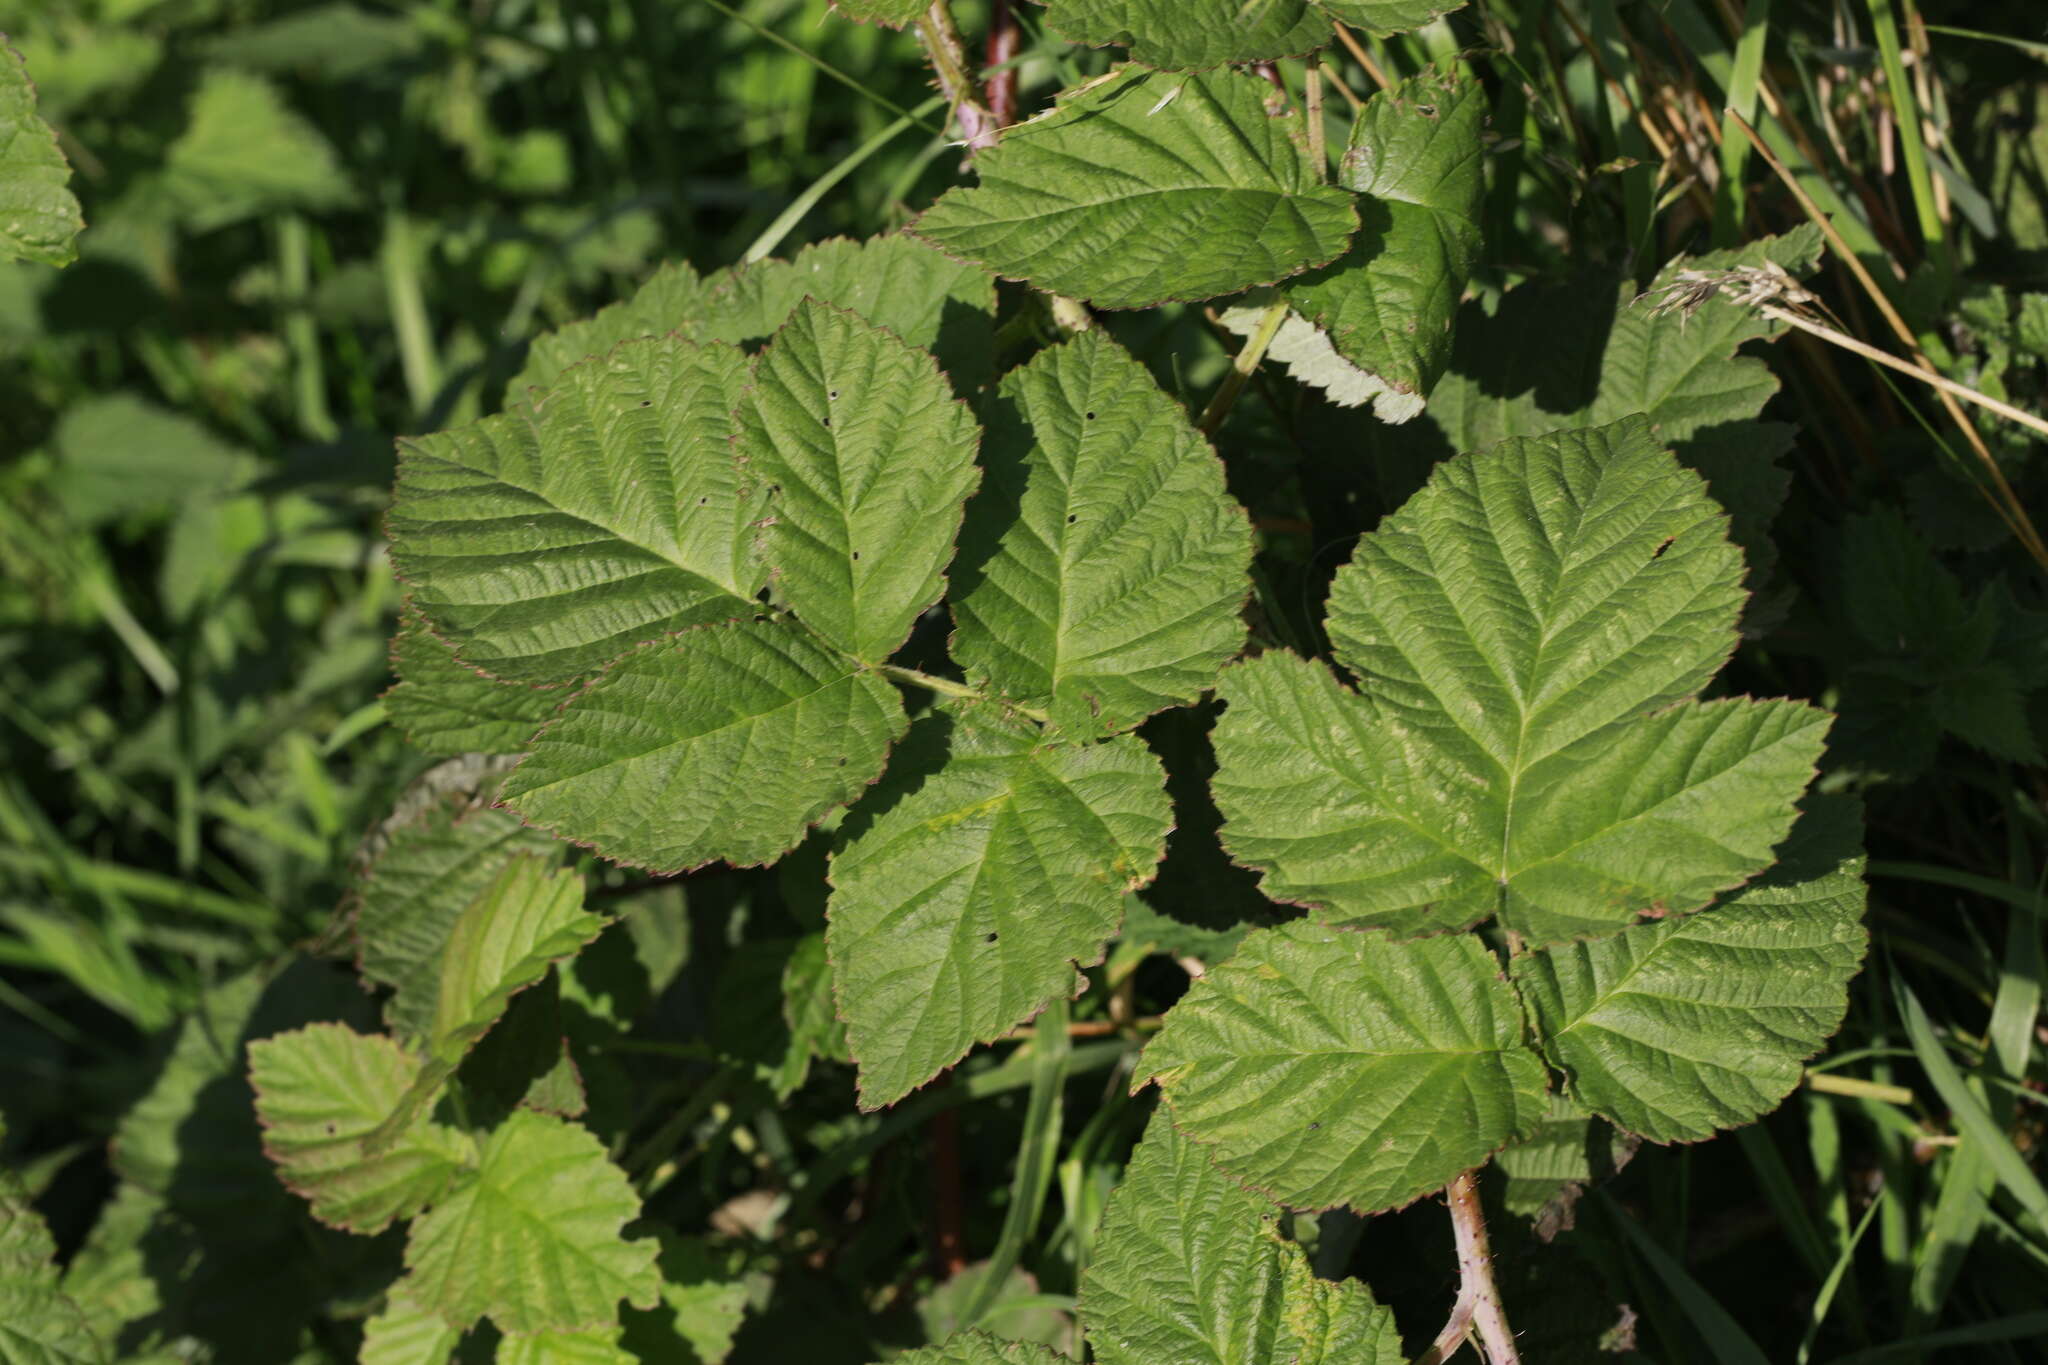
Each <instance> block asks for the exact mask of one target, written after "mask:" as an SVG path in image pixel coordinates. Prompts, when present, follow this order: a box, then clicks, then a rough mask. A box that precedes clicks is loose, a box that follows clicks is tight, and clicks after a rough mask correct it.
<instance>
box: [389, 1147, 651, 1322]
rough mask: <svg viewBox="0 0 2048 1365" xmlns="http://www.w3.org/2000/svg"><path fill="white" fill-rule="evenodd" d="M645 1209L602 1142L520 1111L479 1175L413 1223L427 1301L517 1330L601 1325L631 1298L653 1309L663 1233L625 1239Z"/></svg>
mask: <svg viewBox="0 0 2048 1365" xmlns="http://www.w3.org/2000/svg"><path fill="white" fill-rule="evenodd" d="M639 1214H640V1201H639V1200H638V1199H637V1198H635V1197H634V1194H633V1187H632V1186H631V1185H630V1184H628V1183H627V1181H626V1176H625V1173H624V1172H623V1171H621V1170H619V1168H618V1167H616V1166H614V1165H612V1164H611V1163H610V1162H609V1161H607V1160H606V1159H605V1153H604V1146H603V1144H602V1143H600V1142H599V1141H598V1140H597V1138H596V1137H594V1136H592V1135H591V1134H590V1133H589V1132H587V1131H586V1130H584V1129H582V1128H579V1127H577V1126H576V1125H575V1124H572V1123H569V1122H567V1121H565V1120H563V1119H558V1118H553V1117H550V1116H549V1115H546V1114H536V1113H534V1112H533V1111H531V1110H526V1109H522V1110H517V1111H515V1112H514V1113H513V1114H512V1116H511V1117H509V1118H507V1119H506V1120H505V1122H504V1123H502V1124H501V1125H499V1126H498V1128H497V1129H496V1130H495V1131H494V1132H492V1134H491V1136H490V1138H489V1140H488V1141H486V1142H485V1143H484V1147H483V1152H482V1157H481V1160H480V1163H479V1165H478V1166H477V1169H476V1170H475V1172H474V1173H472V1174H471V1175H469V1176H468V1177H466V1178H465V1179H464V1180H462V1181H460V1182H458V1184H457V1185H456V1187H455V1189H454V1190H453V1191H452V1192H451V1193H449V1194H448V1195H447V1196H446V1197H444V1198H443V1199H441V1200H440V1201H439V1202H438V1203H437V1204H436V1205H435V1206H434V1208H433V1209H432V1210H431V1211H430V1212H428V1213H427V1214H426V1215H425V1216H424V1217H422V1218H420V1219H418V1220H416V1221H415V1222H414V1223H413V1225H412V1236H411V1240H410V1241H408V1242H407V1243H406V1248H405V1264H406V1266H407V1268H408V1269H409V1270H410V1271H411V1272H412V1275H411V1281H410V1282H411V1284H412V1287H413V1291H414V1293H415V1294H416V1295H417V1296H418V1297H419V1300H420V1302H422V1303H424V1304H426V1305H428V1306H430V1307H432V1308H433V1309H435V1310H436V1311H437V1312H439V1313H440V1314H441V1316H442V1317H444V1318H446V1319H447V1320H448V1321H449V1322H451V1323H453V1324H455V1325H457V1326H459V1327H464V1328H466V1327H468V1326H469V1325H470V1324H471V1323H474V1322H475V1321H476V1320H477V1318H478V1317H480V1316H482V1315H484V1314H489V1315H490V1318H491V1321H492V1322H494V1323H496V1324H497V1326H498V1327H499V1329H500V1330H502V1331H506V1332H546V1331H575V1330H578V1329H581V1328H586V1327H602V1326H606V1325H608V1324H610V1323H612V1322H614V1321H616V1320H617V1315H618V1304H619V1300H620V1299H625V1300H627V1301H628V1302H630V1303H632V1304H634V1305H635V1306H636V1307H641V1308H651V1307H653V1306H654V1303H655V1301H656V1298H657V1297H658V1294H659V1290H660V1277H659V1276H657V1275H656V1274H655V1270H654V1257H655V1249H656V1248H655V1243H654V1241H653V1239H652V1238H641V1239H638V1240H636V1241H630V1242H629V1241H627V1240H625V1239H624V1238H623V1237H622V1236H621V1235H620V1232H621V1229H623V1228H624V1227H625V1225H626V1224H627V1223H628V1222H629V1221H631V1220H632V1219H634V1218H636V1217H638V1216H639Z"/></svg>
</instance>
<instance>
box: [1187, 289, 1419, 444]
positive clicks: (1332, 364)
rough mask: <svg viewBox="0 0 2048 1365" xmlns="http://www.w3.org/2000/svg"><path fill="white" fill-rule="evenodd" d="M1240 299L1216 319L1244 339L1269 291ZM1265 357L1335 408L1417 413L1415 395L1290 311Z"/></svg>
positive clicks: (1389, 415) (1397, 416)
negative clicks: (1370, 407)
mask: <svg viewBox="0 0 2048 1365" xmlns="http://www.w3.org/2000/svg"><path fill="white" fill-rule="evenodd" d="M1347 259H1348V258H1347ZM1331 268H1333V269H1334V268H1335V267H1331ZM1311 273H1312V274H1313V273H1317V272H1311ZM1244 297H1245V302H1243V303H1238V304H1233V305H1232V306H1231V307H1229V308H1225V309H1223V310H1222V312H1220V313H1219V314H1217V317H1216V321H1217V322H1218V323H1219V324H1221V325H1222V327H1223V329H1224V330H1225V331H1227V332H1229V333H1230V334H1231V335H1233V336H1239V337H1249V336H1251V335H1252V334H1253V333H1255V332H1257V331H1258V330H1259V328H1260V326H1261V325H1262V324H1263V323H1264V322H1265V318H1266V309H1267V307H1268V305H1270V304H1271V303H1272V302H1273V299H1274V291H1273V290H1270V289H1255V290H1253V291H1252V292H1251V293H1249V294H1247V295H1245V296H1244ZM1266 358H1267V359H1268V360H1270V361H1272V362H1273V363H1275V364H1278V365H1285V366H1286V367H1287V373H1288V374H1290V375H1292V376H1293V377H1294V380H1295V382H1296V383H1300V384H1307V385H1309V386H1310V387H1311V388H1316V389H1321V390H1322V392H1323V397H1324V398H1325V399H1326V400H1327V401H1328V402H1330V403H1331V404H1332V405H1334V406H1336V407H1340V408H1359V407H1364V406H1365V405H1366V404H1367V403H1371V404H1372V405H1373V413H1374V415H1375V416H1377V417H1378V418H1379V419H1380V420H1381V421H1382V422H1405V421H1407V420H1409V419H1410V418H1412V417H1413V416H1415V414H1416V413H1418V412H1421V411H1422V399H1421V398H1420V397H1419V396H1417V395H1415V394H1407V393H1399V392H1397V391H1395V389H1394V388H1393V386H1392V385H1390V384H1389V383H1388V382H1387V381H1386V380H1385V379H1383V378H1382V377H1381V376H1379V375H1376V374H1374V373H1372V372H1371V371H1369V370H1361V369H1360V368H1358V366H1356V365H1354V364H1352V363H1351V362H1350V361H1349V360H1346V359H1345V358H1344V357H1343V356H1342V355H1341V354H1339V353H1338V351H1337V346H1336V343H1335V342H1333V341H1331V340H1330V334H1329V333H1328V332H1325V331H1324V330H1323V329H1322V328H1320V327H1318V326H1316V325H1315V324H1314V323H1313V322H1310V321H1309V320H1308V319H1307V318H1305V317H1303V316H1302V315H1301V314H1299V313H1296V312H1292V311H1290V312H1289V313H1288V314H1287V316H1286V317H1285V318H1284V319H1283V320H1282V321H1281V323H1280V330H1279V331H1277V332H1275V333H1273V340H1272V341H1271V342H1270V343H1269V344H1268V345H1267V347H1266Z"/></svg>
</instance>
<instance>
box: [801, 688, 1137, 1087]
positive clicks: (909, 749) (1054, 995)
mask: <svg viewBox="0 0 2048 1365" xmlns="http://www.w3.org/2000/svg"><path fill="white" fill-rule="evenodd" d="M917 731H918V733H916V734H915V735H913V737H912V739H911V740H910V741H908V742H907V743H906V745H905V751H904V752H903V753H902V754H901V755H899V757H898V761H897V762H896V763H895V764H893V765H892V767H891V771H890V775H889V777H888V779H887V780H886V781H885V783H884V786H883V789H882V791H881V793H879V794H878V796H877V798H876V801H875V803H874V804H875V805H877V806H878V807H879V808H880V809H879V813H876V814H873V815H872V817H871V820H870V821H865V822H863V821H861V817H862V816H864V815H867V814H868V811H867V809H866V808H865V807H864V808H863V809H862V810H859V811H856V812H855V814H854V815H853V816H852V817H850V820H851V821H856V822H861V823H860V825H859V827H858V828H855V829H852V830H850V831H848V832H846V838H845V843H844V844H843V846H842V847H841V848H840V850H839V851H838V852H837V853H836V854H835V855H834V856H833V859H832V870H831V880H832V888H833V889H832V899H831V903H830V910H829V914H830V919H831V924H830V927H829V929H828V930H827V933H826V944H827V947H828V949H829V951H830V955H831V962H832V974H833V979H834V983H835V989H836V990H837V992H838V996H839V1010H840V1013H841V1015H842V1016H844V1018H845V1020H846V1037H847V1045H848V1047H849V1049H850V1050H851V1051H852V1053H853V1056H854V1059H855V1060H856V1061H857V1062H858V1063H859V1064H860V1099H861V1105H862V1107H863V1108H868V1109H874V1108H878V1107H880V1106H882V1105H885V1104H894V1103H895V1102H896V1101H897V1100H899V1099H901V1098H903V1096H905V1095H907V1094H908V1093H910V1091H912V1090H914V1089H916V1088H917V1087H918V1086H920V1085H923V1084H924V1083H925V1082H926V1081H928V1080H930V1079H931V1078H932V1077H933V1076H934V1075H935V1074H937V1073H938V1072H939V1071H941V1070H943V1069H944V1068H946V1067H948V1066H951V1065H952V1064H953V1063H954V1062H956V1061H958V1060H959V1059H960V1058H961V1057H962V1056H963V1055H965V1054H966V1052H967V1050H968V1049H969V1048H970V1047H972V1046H973V1045H974V1044H975V1043H977V1042H987V1041H989V1040H990V1039H992V1038H996V1037H999V1036H1000V1035H1002V1034H1003V1033H1006V1032H1008V1031H1009V1030H1010V1029H1012V1028H1014V1027H1016V1026H1017V1025H1018V1024H1021V1023H1023V1022H1024V1021H1025V1020H1027V1019H1030V1018H1031V1017H1032V1016H1033V1015H1035V1014H1037V1013H1038V1012H1039V1011H1040V1010H1042V1009H1044V1008H1045V1007H1046V1006H1047V1005H1049V1004H1051V1003H1052V1002H1053V1001H1054V1000H1056V999H1061V998H1064V997H1067V996H1071V995H1073V994H1074V993H1075V992H1076V991H1077V990H1078V989H1079V988H1080V987H1081V986H1082V985H1084V984H1085V980H1084V978H1082V977H1081V976H1080V974H1079V972H1078V971H1077V968H1078V967H1079V966H1080V965H1083V964H1087V963H1093V962H1098V961H1100V960H1101V958H1102V951H1103V944H1104V942H1105V941H1106V940H1107V939H1109V938H1110V936H1111V935H1113V934H1115V933H1116V928H1117V923H1118V921H1119V919H1120V918H1121V916H1122V914H1123V894H1124V893H1125V892H1126V891H1129V890H1131V889H1133V888H1135V887H1138V886H1141V885H1143V884H1144V883H1145V882H1147V881H1150V880H1151V878H1152V870H1153V868H1154V867H1155V866H1156V865H1157V864H1158V862H1159V859H1160V856H1161V853H1162V851H1163V849H1164V845H1165V840H1166V831H1167V828H1168V826H1169V824H1170V819H1169V811H1168V807H1167V802H1166V792H1165V786H1164V778H1163V774H1162V773H1161V772H1160V769H1159V760H1158V759H1156V758H1154V757H1153V756H1152V754H1151V752H1150V751H1149V750H1147V749H1146V748H1145V746H1144V744H1143V743H1142V742H1140V741H1139V740H1138V739H1137V737H1136V736H1131V735H1126V736H1122V737H1120V738H1118V739H1115V740H1112V741H1110V742H1108V743H1105V744H1087V745H1079V744H1058V743H1053V744H1046V743H1041V742H1039V741H1038V739H1037V736H1036V734H1035V732H1034V730H1033V727H1030V726H1026V725H1023V724H1021V723H1010V722H1003V721H1000V720H996V719H992V718H982V717H974V718H959V719H956V718H955V716H954V714H952V713H950V712H941V713H938V714H936V715H934V716H933V717H931V718H930V719H927V720H922V721H920V722H919V723H918V727H917Z"/></svg>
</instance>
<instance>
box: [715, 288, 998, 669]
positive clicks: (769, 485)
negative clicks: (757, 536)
mask: <svg viewBox="0 0 2048 1365" xmlns="http://www.w3.org/2000/svg"><path fill="white" fill-rule="evenodd" d="M980 440H981V432H980V429H979V428H977V427H976V426H975V423H974V417H973V415H972V414H971V413H970V412H969V411H968V409H967V406H966V404H964V403H962V402H960V401H959V400H957V399H955V398H954V397H953V393H952V390H951V389H949V388H948V387H947V386H946V381H945V377H944V376H943V375H941V374H940V373H939V371H938V367H937V366H936V365H934V364H933V363H932V359H931V357H930V356H929V355H926V354H925V353H923V352H921V351H915V350H912V349H911V348H910V347H908V346H906V345H904V344H903V343H902V342H901V341H898V340H897V339H896V338H895V337H892V336H890V335H888V334H887V333H885V332H881V331H877V330H876V329H875V328H873V327H870V326H868V325H867V324H866V323H865V322H863V321H862V320H861V319H860V318H858V317H856V316H854V315H853V314H851V313H848V312H844V311H842V310H840V309H836V308H831V307H827V306H825V305H822V304H819V303H817V302H816V301H814V300H806V301H805V302H804V303H802V304H801V305H799V306H798V308H797V310H796V312H795V313H793V314H791V315H790V318H789V321H788V322H786V323H784V324H783V325H782V330H780V331H779V332H777V333H776V334H775V340H774V341H773V342H772V343H770V345H769V347H768V349H767V350H766V351H764V352H762V354H761V357H760V360H759V362H758V363H757V364H756V365H755V367H754V382H753V385H752V386H751V387H750V388H749V389H748V391H747V397H746V401H745V403H744V405H743V406H742V408H741V410H740V415H739V438H738V447H737V449H738V456H739V467H740V472H741V477H742V479H743V480H744V481H746V482H747V483H750V484H752V485H753V486H754V488H755V489H756V490H757V492H758V495H759V496H760V497H761V499H762V502H763V506H764V507H765V509H766V515H765V517H764V518H763V524H764V525H765V527H766V532H765V535H764V543H763V545H762V553H763V554H764V556H765V557H766V558H767V560H768V562H769V564H771V565H772V566H773V568H774V572H775V581H776V586H777V588H778V589H779V590H780V592H781V593H782V595H783V597H784V598H785V599H786V600H787V601H788V603H789V604H790V606H792V607H793V608H795V610H796V613H797V615H798V616H799V617H801V618H802V619H803V622H804V624H805V625H807V626H809V627H810V628H811V629H812V630H815V631H816V632H818V634H819V635H821V636H823V637H824V638H825V639H826V640H827V641H829V642H831V643H832V644H834V645H836V646H838V647H839V648H840V649H843V650H845V651H846V652H847V653H849V654H851V655H853V656H854V657H855V658H857V659H860V660H863V661H865V662H867V663H881V662H882V661H883V660H885V659H887V658H888V657H889V656H890V655H891V654H893V653H895V651H896V648H897V646H899V645H901V644H902V643H903V641H904V640H905V638H907V637H908V636H909V634H910V627H911V625H912V623H914V622H915V621H916V620H917V618H918V617H919V616H920V615H921V614H923V612H924V611H925V609H926V608H927V607H929V606H931V605H932V603H934V602H936V601H937V600H938V599H939V597H940V595H941V594H942V593H943V592H944V591H945V584H946V580H945V568H946V565H947V563H948V562H949V561H950V560H951V559H952V558H953V543H954V540H955V538H956V537H957V536H958V535H959V531H960V518H961V507H962V505H963V504H964V503H965V502H966V500H967V495H968V494H969V493H971V492H973V491H974V486H975V484H976V483H977V482H978V481H979V479H980V477H981V475H980V471H979V470H978V469H977V468H976V467H975V463H974V454H975V449H976V447H977V446H978V445H979V444H980Z"/></svg>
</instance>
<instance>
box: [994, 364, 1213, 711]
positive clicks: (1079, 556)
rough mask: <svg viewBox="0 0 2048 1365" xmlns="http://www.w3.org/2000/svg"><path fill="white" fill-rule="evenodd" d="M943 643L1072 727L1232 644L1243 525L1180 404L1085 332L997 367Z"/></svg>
mask: <svg viewBox="0 0 2048 1365" xmlns="http://www.w3.org/2000/svg"><path fill="white" fill-rule="evenodd" d="M989 423H990V436H989V443H988V453H987V462H988V465H989V480H988V487H987V488H986V489H985V490H984V491H983V493H982V495H981V497H980V498H978V499H977V500H976V501H975V502H974V503H973V504H971V505H970V507H969V511H968V522H967V530H966V533H965V535H964V537H963V542H962V549H961V562H960V567H959V569H958V570H957V572H956V578H957V580H958V581H957V584H956V588H955V592H954V594H953V617H954V620H955V621H956V622H958V625H959V629H958V630H957V631H956V632H955V634H954V636H953V654H954V657H955V658H957V659H959V660H960V662H961V664H962V665H963V666H964V667H965V668H966V669H967V670H968V672H969V675H970V676H972V677H975V678H976V679H978V680H979V681H981V682H983V683H984V684H985V685H986V686H988V687H989V688H991V689H992V690H994V691H995V692H997V693H998V694H1000V695H1002V696H1005V697H1009V698H1011V699H1013V700H1016V701H1020V702H1024V703H1027V704H1029V705H1032V706H1037V707H1042V708H1044V709H1045V710H1046V711H1047V712H1049V713H1050V715H1051V718H1052V722H1053V724H1054V725H1056V726H1057V727H1059V728H1060V729H1063V730H1065V731H1067V732H1068V733H1070V734H1076V735H1093V734H1113V733H1115V732H1117V731H1119V730H1125V729H1129V728H1130V727H1131V726H1134V725H1136V724H1138V723H1139V722H1140V721H1142V720H1143V719H1145V717H1147V716H1149V715H1151V714H1152V713H1153V712H1155V711H1158V710H1161V709H1163V708H1165V707H1168V706H1175V705H1181V704H1185V703H1187V702H1191V701H1193V700H1195V698H1196V697H1198V696H1200V695H1201V693H1202V691H1203V689H1205V688H1207V687H1208V686H1209V685H1210V684H1211V683H1213V682H1214V681H1215V677H1216V672H1217V670H1218V669H1219V668H1221V667H1222V665H1223V662H1224V660H1226V659H1228V658H1229V657H1230V656H1231V655H1233V654H1235V653H1236V652H1237V651H1238V648H1239V647H1240V646H1241V645H1242V643H1243V640H1244V625H1243V622H1242V621H1241V620H1240V619H1239V617H1238V609H1239V607H1240V606H1241V605H1242V604H1243V601H1244V597H1245V593H1246V592H1247V590H1248V587H1249V578H1248V575H1247V570H1248V568H1249V566H1250V562H1251V553H1252V543H1251V528H1250V526H1249V525H1248V524H1247V522H1246V520H1245V516H1244V513H1243V511H1242V509H1240V508H1239V507H1238V506H1237V504H1236V503H1235V502H1234V501H1233V500H1232V499H1231V497H1230V495H1229V491H1228V490H1227V489H1226V488H1225V486H1224V481H1223V466H1222V464H1221V463H1220V462H1219V461H1218V460H1217V458H1216V456H1215V453H1214V452H1213V451H1212V450H1211V449H1210V447H1209V443H1208V442H1207V441H1206V440H1204V439H1203V438H1202V436H1201V435H1200V434H1199V433H1198V432H1196V431H1195V429H1194V428H1193V427H1192V426H1191V425H1189V423H1188V420H1187V415H1186V413H1185V412H1184V411H1183V410H1182V409H1181V407H1180V405H1179V404H1177V403H1175V402H1174V401H1173V400H1172V399H1171V398H1169V397H1167V396H1166V394H1164V393H1162V392H1161V391H1160V390H1159V387H1158V385H1156V384H1155V383H1153V381H1152V377H1151V376H1150V375H1149V374H1147V373H1146V372H1145V369H1144V367H1143V366H1141V365H1139V364H1138V363H1137V361H1135V360H1133V359H1131V357H1130V356H1129V355H1128V354H1126V353H1125V352H1124V351H1123V349H1122V348H1121V347H1119V346H1118V345H1117V344H1116V342H1115V341H1113V340H1111V339H1110V338H1109V337H1108V336H1107V335H1106V334H1105V333H1103V332H1100V331H1094V332H1087V333H1084V334H1083V335H1081V336H1079V337H1077V338H1075V339H1074V340H1073V341H1071V342H1068V343H1067V344H1066V345H1064V346H1056V347H1053V348H1051V349H1049V350H1045V351H1041V352H1040V353H1039V354H1038V355H1037V356H1036V357H1034V358H1033V359H1032V360H1031V362H1030V363H1029V364H1026V365H1024V366H1022V367H1021V368H1019V369H1017V370H1014V371H1012V372H1011V373H1010V375H1009V376H1008V377H1007V378H1005V379H1004V380H1003V384H1002V389H1001V392H1000V394H999V397H998V400H997V405H996V408H995V410H994V412H993V413H992V414H991V415H990V418H989Z"/></svg>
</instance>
